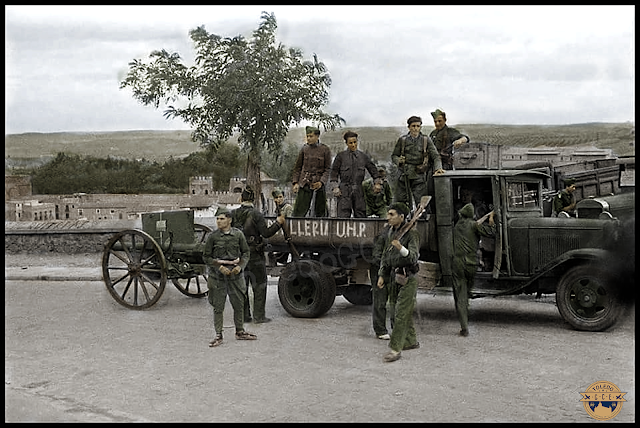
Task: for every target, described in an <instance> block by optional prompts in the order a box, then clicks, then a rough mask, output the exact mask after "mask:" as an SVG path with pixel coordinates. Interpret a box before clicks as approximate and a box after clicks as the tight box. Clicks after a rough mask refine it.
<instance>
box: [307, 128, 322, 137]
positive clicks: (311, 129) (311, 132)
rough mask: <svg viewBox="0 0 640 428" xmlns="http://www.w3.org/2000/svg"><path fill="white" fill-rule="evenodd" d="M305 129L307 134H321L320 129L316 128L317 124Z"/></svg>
mask: <svg viewBox="0 0 640 428" xmlns="http://www.w3.org/2000/svg"><path fill="white" fill-rule="evenodd" d="M305 131H306V133H307V134H318V135H320V130H319V129H318V128H316V127H315V126H307V127H306V128H305Z"/></svg>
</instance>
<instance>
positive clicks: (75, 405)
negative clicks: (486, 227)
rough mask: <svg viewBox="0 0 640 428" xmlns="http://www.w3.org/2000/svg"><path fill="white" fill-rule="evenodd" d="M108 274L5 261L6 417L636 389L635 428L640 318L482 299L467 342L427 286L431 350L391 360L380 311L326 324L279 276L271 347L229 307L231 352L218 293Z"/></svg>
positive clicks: (336, 406)
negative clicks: (586, 327) (589, 328)
mask: <svg viewBox="0 0 640 428" xmlns="http://www.w3.org/2000/svg"><path fill="white" fill-rule="evenodd" d="M99 266H100V257H99V255H93V254H89V255H79V256H70V255H48V256H20V255H5V278H6V280H5V421H6V422H27V421H32V422H39V421H50V422H60V421H89V422H144V421H154V422H171V421H183V422H204V421H207V422H370V421H377V422H395V421H430V422H494V421H498V422H556V421H557V422H589V421H594V422H595V420H594V419H592V418H590V417H589V416H588V414H587V413H586V411H585V409H584V407H583V404H582V403H580V402H579V400H580V398H581V396H580V392H581V391H583V392H584V391H585V390H586V388H587V387H588V386H589V385H591V384H592V383H594V382H596V381H599V380H605V381H609V382H613V383H614V384H615V385H617V386H618V387H619V388H620V389H621V390H622V391H624V392H627V394H626V396H625V398H626V399H627V402H626V403H624V404H623V408H622V410H621V412H620V414H619V415H618V416H616V418H615V419H614V420H613V421H616V422H634V421H635V312H634V311H631V312H630V313H629V314H628V315H627V317H626V318H624V319H623V320H622V321H621V322H620V323H619V324H617V325H616V326H615V327H614V328H612V329H611V330H610V331H607V332H603V333H584V332H577V331H574V330H572V329H571V328H569V327H568V326H567V325H566V324H565V323H564V322H563V320H562V318H561V317H560V315H559V314H558V311H557V308H556V307H555V304H554V303H553V298H552V297H545V298H543V299H542V300H541V301H540V300H535V299H533V298H532V297H529V296H517V297H506V298H499V299H478V300H473V301H472V306H471V316H470V324H471V327H470V330H471V335H470V336H469V337H468V338H461V337H458V336H457V335H456V332H457V331H458V328H459V327H458V324H457V320H456V317H455V311H454V309H453V299H452V297H451V296H446V295H438V296H434V295H432V294H426V293H421V294H419V295H418V304H417V308H416V312H415V321H416V328H417V330H418V339H419V341H420V343H421V344H422V347H421V348H420V349H417V350H412V351H405V352H403V357H402V358H401V359H400V360H399V361H397V362H394V363H383V362H382V356H383V355H384V354H385V353H386V352H387V344H388V342H385V341H381V340H378V339H376V338H375V337H374V336H373V331H372V329H371V318H370V310H371V308H370V306H354V305H352V304H350V303H348V302H347V301H346V300H344V299H343V298H342V297H337V298H336V301H335V304H334V306H333V308H332V309H331V310H330V311H329V312H328V313H327V314H326V315H325V316H323V317H321V318H318V319H298V318H293V317H291V316H289V315H288V314H287V313H286V312H285V311H284V310H283V309H282V307H281V305H280V303H279V301H278V298H277V285H276V281H275V279H272V280H271V281H270V285H269V291H268V298H267V314H268V316H270V317H272V318H273V322H271V323H269V324H261V325H255V324H249V325H247V330H249V331H251V332H254V333H256V334H257V335H258V340H257V341H255V342H240V341H236V340H235V339H234V338H233V334H232V332H233V328H232V327H231V323H230V320H231V318H230V317H231V312H230V310H227V311H226V313H225V333H226V334H225V343H224V344H223V346H221V347H219V348H209V347H208V346H207V344H208V342H209V341H210V340H211V339H212V335H213V332H212V312H211V308H210V307H209V306H208V304H207V302H206V299H193V298H189V297H186V296H184V295H182V294H180V293H179V292H178V291H177V290H176V289H175V288H174V287H171V286H169V285H168V286H167V289H166V291H165V293H164V295H163V296H162V298H161V299H160V301H159V302H158V303H157V304H156V305H155V306H154V307H153V308H151V309H150V310H147V311H132V310H129V309H126V308H124V307H122V306H120V305H119V304H117V303H116V302H115V301H114V300H113V299H112V298H111V297H110V295H109V294H108V292H107V290H106V289H105V287H104V284H103V283H102V282H101V281H99V280H98V281H95V280H92V278H95V275H96V274H97V275H98V278H99V275H100V269H99ZM96 267H97V268H98V269H96ZM19 275H26V276H23V277H21V278H20V277H19ZM74 275H75V278H78V277H82V278H84V279H83V280H72V279H74ZM44 277H46V278H48V279H49V280H47V281H45V280H42V279H38V278H44ZM56 278H57V279H60V280H59V281H55V280H54V279H56Z"/></svg>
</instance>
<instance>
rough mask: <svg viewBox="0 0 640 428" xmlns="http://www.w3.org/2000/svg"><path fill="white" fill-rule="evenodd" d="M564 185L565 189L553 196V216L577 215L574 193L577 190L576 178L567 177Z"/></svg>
mask: <svg viewBox="0 0 640 428" xmlns="http://www.w3.org/2000/svg"><path fill="white" fill-rule="evenodd" d="M564 186H565V187H564V189H563V190H561V191H560V192H559V193H558V194H557V195H556V196H554V197H553V213H552V216H553V217H558V216H559V215H562V216H565V217H575V215H576V212H575V208H576V198H575V196H574V194H573V192H575V191H576V179H575V178H567V179H565V180H564Z"/></svg>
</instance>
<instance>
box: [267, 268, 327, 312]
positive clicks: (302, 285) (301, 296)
mask: <svg viewBox="0 0 640 428" xmlns="http://www.w3.org/2000/svg"><path fill="white" fill-rule="evenodd" d="M278 298H279V299H280V304H281V305H282V307H283V308H284V310H285V311H287V312H288V313H289V314H290V315H292V316H294V317H296V318H317V317H319V316H321V315H324V314H325V313H326V312H327V311H328V310H329V309H330V308H331V306H333V302H334V301H335V298H336V282H335V280H334V278H333V275H332V274H331V273H330V272H328V271H326V270H325V269H324V267H323V266H322V264H321V263H320V262H317V261H315V260H306V259H303V260H294V261H292V262H291V263H289V264H288V265H286V266H285V267H284V269H283V270H282V273H281V274H280V279H279V280H278Z"/></svg>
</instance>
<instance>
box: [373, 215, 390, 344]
mask: <svg viewBox="0 0 640 428" xmlns="http://www.w3.org/2000/svg"><path fill="white" fill-rule="evenodd" d="M385 216H386V208H385ZM390 228H391V226H389V225H388V224H387V225H386V226H385V227H384V228H383V229H382V231H381V232H380V233H379V234H378V236H376V237H375V238H374V239H373V250H372V254H371V255H372V260H371V265H370V267H369V278H370V279H371V294H372V297H373V306H372V310H371V315H372V319H373V332H374V333H375V334H376V337H377V338H378V339H381V340H389V339H391V336H389V331H388V330H387V302H388V301H389V287H388V286H384V287H382V288H378V271H379V270H380V261H381V259H382V253H383V252H384V245H385V238H386V237H387V236H388V235H389V229H390ZM394 312H395V306H391V305H390V306H389V311H388V313H389V318H390V322H391V329H392V330H393V323H394Z"/></svg>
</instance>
